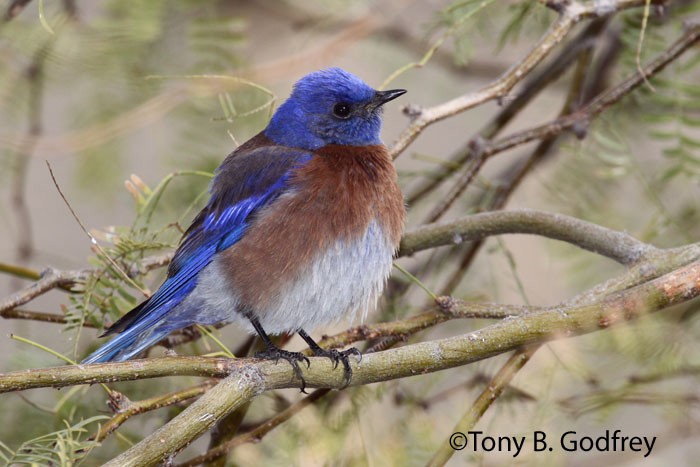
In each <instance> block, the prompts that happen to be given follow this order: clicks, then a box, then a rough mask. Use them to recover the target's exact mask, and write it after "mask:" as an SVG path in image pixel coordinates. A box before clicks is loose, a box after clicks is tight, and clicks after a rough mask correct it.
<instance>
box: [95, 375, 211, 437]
mask: <svg viewBox="0 0 700 467" xmlns="http://www.w3.org/2000/svg"><path fill="white" fill-rule="evenodd" d="M214 385H215V382H214V381H213V380H209V381H207V382H205V383H202V384H199V385H197V386H193V387H191V388H187V389H183V390H180V391H174V392H171V393H168V394H160V395H158V396H155V397H151V398H148V399H144V400H141V401H138V402H132V401H129V403H128V405H127V407H125V408H121V409H120V410H119V411H118V412H117V414H116V415H114V416H113V417H112V418H111V419H109V421H107V422H106V423H105V424H104V425H102V426H101V427H100V431H99V432H98V433H97V435H95V437H94V439H95V441H98V442H99V441H103V440H104V439H105V438H106V437H107V436H109V435H110V434H111V433H112V432H114V431H115V430H116V429H117V428H119V427H120V426H121V425H122V424H123V423H124V422H126V421H127V420H128V419H130V418H131V417H133V416H135V415H139V414H142V413H145V412H150V411H152V410H156V409H160V408H163V407H168V406H170V405H175V404H179V403H180V402H184V401H186V400H189V399H192V398H195V397H198V396H201V395H202V394H204V393H205V392H207V391H208V390H209V389H210V388H211V387H212V386H214Z"/></svg>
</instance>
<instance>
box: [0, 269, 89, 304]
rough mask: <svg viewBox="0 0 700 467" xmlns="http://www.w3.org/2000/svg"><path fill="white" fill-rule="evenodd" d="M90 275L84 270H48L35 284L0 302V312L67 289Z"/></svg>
mask: <svg viewBox="0 0 700 467" xmlns="http://www.w3.org/2000/svg"><path fill="white" fill-rule="evenodd" d="M90 274H91V271H90V270H86V269H78V270H73V271H59V270H57V269H51V268H49V269H47V270H46V271H44V272H43V273H42V275H41V279H39V280H38V281H37V282H34V283H33V284H32V285H30V286H29V287H26V288H24V289H22V290H20V291H18V292H15V293H13V294H11V295H10V296H9V297H6V298H4V299H2V300H0V311H5V310H10V309H12V308H16V307H18V306H20V305H24V304H25V303H27V302H29V301H31V300H33V299H35V298H36V297H38V296H39V295H43V294H44V293H46V292H48V291H50V290H53V289H55V288H57V287H65V286H68V287H69V286H71V285H74V284H75V283H76V282H79V281H84V280H86V279H87V278H88V277H90Z"/></svg>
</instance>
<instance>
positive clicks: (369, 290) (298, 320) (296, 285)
mask: <svg viewBox="0 0 700 467" xmlns="http://www.w3.org/2000/svg"><path fill="white" fill-rule="evenodd" d="M281 247H282V248H283V246H281ZM393 253H394V251H393V245H391V244H390V242H389V240H388V238H387V236H386V235H385V234H384V233H383V232H382V230H381V228H380V227H379V225H378V224H377V223H376V222H372V223H370V225H369V228H368V229H367V232H366V233H365V235H364V236H363V237H361V238H359V239H357V240H354V241H352V242H342V241H339V242H337V243H336V244H335V245H334V246H333V247H331V248H330V249H329V250H328V251H327V252H326V253H325V254H323V255H321V256H319V257H318V258H316V259H315V260H313V261H312V262H311V263H310V265H309V266H308V267H307V268H306V269H305V270H304V271H302V273H301V274H300V275H299V277H298V279H297V280H295V281H292V282H290V283H289V284H287V285H286V286H283V287H281V288H280V292H279V293H278V294H277V296H275V297H272V299H271V300H270V301H269V305H268V306H267V308H266V309H264V310H254V311H255V312H256V314H257V317H258V319H259V320H260V324H261V325H262V327H263V329H265V331H267V332H268V333H270V334H280V333H283V332H288V331H289V332H295V331H297V330H299V329H305V330H307V331H310V330H312V329H313V328H315V327H316V326H319V325H322V324H328V323H331V322H333V321H337V320H339V319H341V318H345V317H349V318H350V319H351V320H352V319H355V318H357V317H358V315H359V317H360V319H362V320H363V319H364V318H365V317H366V315H367V312H368V311H369V310H370V309H371V308H373V307H374V306H375V305H376V302H377V299H378V298H379V296H380V295H381V292H382V290H383V289H384V285H385V283H386V279H387V278H388V276H389V274H390V272H391V266H392V256H393ZM195 307H196V308H197V310H196V312H195V313H196V315H197V316H198V317H200V318H202V319H201V321H200V322H202V323H206V324H213V323H216V322H221V321H236V322H238V323H239V324H241V325H242V326H243V327H245V328H246V329H247V330H248V331H249V332H251V333H252V332H254V329H253V327H252V325H251V324H250V322H249V321H248V319H247V318H246V317H245V316H244V315H243V314H242V313H241V312H240V302H239V299H238V294H237V291H236V290H234V289H233V288H232V287H231V285H230V283H229V282H228V281H227V280H226V274H225V273H224V271H223V268H222V266H221V265H219V263H218V262H217V260H214V261H213V262H212V263H211V264H210V265H209V266H207V267H206V268H205V269H204V270H203V271H202V272H201V273H200V277H199V282H198V285H197V287H196V288H195V290H193V291H192V293H191V294H190V296H189V297H187V298H186V299H185V300H184V301H183V303H182V311H185V309H188V310H190V312H191V311H193V308H195ZM178 311H179V310H178Z"/></svg>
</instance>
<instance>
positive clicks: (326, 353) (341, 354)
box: [311, 347, 362, 389]
mask: <svg viewBox="0 0 700 467" xmlns="http://www.w3.org/2000/svg"><path fill="white" fill-rule="evenodd" d="M311 350H312V351H313V353H314V355H315V356H317V357H327V358H330V359H331V361H332V362H333V369H336V368H338V363H339V362H342V364H343V388H345V387H347V386H348V385H349V384H350V379H352V368H350V359H349V358H348V356H350V355H354V356H356V357H357V361H358V362H361V361H362V353H361V352H360V351H359V350H357V349H356V348H355V347H352V348H349V349H347V350H342V351H340V350H337V349H330V350H329V349H323V348H321V347H318V348H312V349H311ZM341 389H342V388H341Z"/></svg>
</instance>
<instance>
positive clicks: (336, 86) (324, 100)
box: [265, 68, 406, 150]
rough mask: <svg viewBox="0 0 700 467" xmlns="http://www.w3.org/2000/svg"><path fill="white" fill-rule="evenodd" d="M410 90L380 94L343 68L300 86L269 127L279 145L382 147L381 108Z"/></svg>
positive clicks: (311, 77)
mask: <svg viewBox="0 0 700 467" xmlns="http://www.w3.org/2000/svg"><path fill="white" fill-rule="evenodd" d="M405 92H406V91H404V90H403V89H394V90H391V91H375V90H374V89H372V88H371V87H369V86H368V85H367V84H365V82H364V81H362V80H361V79H360V78H358V77H357V76H355V75H353V74H351V73H348V72H347V71H345V70H342V69H340V68H327V69H325V70H321V71H316V72H313V73H310V74H308V75H306V76H304V77H303V78H301V79H300V80H299V81H298V82H297V83H296V84H295V85H294V90H293V91H292V95H291V96H290V97H289V99H287V100H286V101H285V102H284V103H283V104H282V105H281V106H280V107H279V109H277V111H276V112H275V114H274V115H273V116H272V120H270V124H269V125H268V126H267V128H266V129H265V135H266V136H267V137H268V138H270V139H271V140H273V141H274V142H275V143H277V144H280V145H284V146H291V147H297V148H302V149H309V150H313V149H318V148H320V147H322V146H325V145H327V144H343V145H349V146H365V145H370V144H380V143H381V141H380V139H379V130H381V126H382V119H381V114H382V104H384V103H386V102H389V101H390V100H392V99H395V98H397V97H399V96H400V95H402V94H404V93H405Z"/></svg>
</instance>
